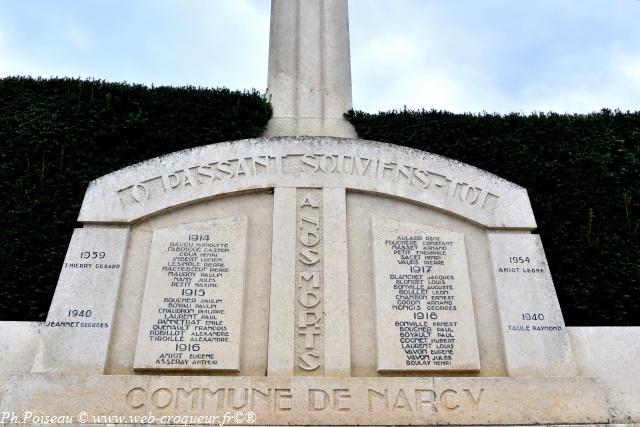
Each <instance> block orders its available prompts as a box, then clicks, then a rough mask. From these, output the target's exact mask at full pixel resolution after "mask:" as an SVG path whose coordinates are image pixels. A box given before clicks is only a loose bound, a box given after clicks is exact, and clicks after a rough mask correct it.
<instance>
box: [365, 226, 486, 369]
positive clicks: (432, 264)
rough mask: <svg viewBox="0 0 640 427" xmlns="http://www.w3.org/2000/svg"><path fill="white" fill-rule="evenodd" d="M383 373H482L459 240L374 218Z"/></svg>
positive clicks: (431, 229)
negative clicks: (478, 371)
mask: <svg viewBox="0 0 640 427" xmlns="http://www.w3.org/2000/svg"><path fill="white" fill-rule="evenodd" d="M372 231H373V260H374V262H373V263H374V272H375V295H376V316H377V319H376V320H377V322H376V325H377V337H378V338H377V357H378V371H434V370H439V371H443V370H448V371H469V370H470V371H473V370H479V369H480V360H479V356H478V343H477V338H476V328H475V318H474V312H473V303H472V299H471V288H470V284H469V272H468V264H467V257H466V249H465V244H464V236H463V235H462V234H460V233H456V232H452V231H448V230H443V229H438V228H434V227H429V226H427V225H422V224H410V223H405V222H399V221H395V220H389V219H377V218H372Z"/></svg>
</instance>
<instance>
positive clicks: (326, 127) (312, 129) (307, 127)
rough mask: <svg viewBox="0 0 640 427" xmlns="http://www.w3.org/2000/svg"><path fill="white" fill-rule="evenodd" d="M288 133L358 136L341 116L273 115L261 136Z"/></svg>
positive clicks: (284, 134)
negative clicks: (293, 116) (295, 116)
mask: <svg viewBox="0 0 640 427" xmlns="http://www.w3.org/2000/svg"><path fill="white" fill-rule="evenodd" d="M289 135H300V136H303V135H304V136H336V137H343V138H357V137H358V134H357V133H356V130H355V128H354V127H353V125H352V124H351V123H349V122H348V121H347V120H346V119H344V118H342V117H336V118H322V117H318V118H316V117H300V118H291V117H274V118H272V119H271V120H270V121H269V124H268V125H267V129H266V130H265V131H264V135H263V136H265V137H273V136H289Z"/></svg>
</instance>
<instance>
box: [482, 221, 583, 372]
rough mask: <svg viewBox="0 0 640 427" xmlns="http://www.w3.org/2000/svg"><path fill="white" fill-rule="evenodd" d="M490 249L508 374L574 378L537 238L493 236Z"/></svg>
mask: <svg viewBox="0 0 640 427" xmlns="http://www.w3.org/2000/svg"><path fill="white" fill-rule="evenodd" d="M489 246H490V250H491V259H492V262H493V268H494V274H495V284H496V289H497V298H498V301H497V304H498V308H499V311H500V319H501V323H502V329H503V336H504V347H505V356H506V360H507V368H508V370H509V375H510V376H523V375H542V376H553V375H576V374H577V368H576V364H575V360H574V357H573V352H572V349H571V342H570V340H569V335H568V333H567V328H566V326H565V324H564V319H563V317H562V311H561V310H560V305H559V303H558V296H557V295H556V291H555V288H554V286H553V281H552V279H551V273H550V272H549V266H548V264H547V259H546V257H545V254H544V249H543V248H542V242H541V241H540V236H538V235H535V234H524V233H500V232H491V233H489Z"/></svg>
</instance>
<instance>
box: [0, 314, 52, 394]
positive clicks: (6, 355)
mask: <svg viewBox="0 0 640 427" xmlns="http://www.w3.org/2000/svg"><path fill="white" fill-rule="evenodd" d="M41 330H42V322H13V321H3V322H0V401H1V400H2V394H3V390H4V383H5V380H6V378H7V375H8V374H9V373H14V374H16V373H20V374H21V373H28V372H31V366H32V365H33V356H34V355H35V353H36V350H37V349H38V342H39V340H40V331H41Z"/></svg>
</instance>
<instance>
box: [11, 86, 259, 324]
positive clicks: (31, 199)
mask: <svg viewBox="0 0 640 427" xmlns="http://www.w3.org/2000/svg"><path fill="white" fill-rule="evenodd" d="M270 117H271V107H270V105H269V104H268V103H267V102H266V101H265V100H264V98H263V97H262V96H261V95H260V94H259V93H257V92H255V91H254V92H234V91H230V90H227V89H201V88H193V87H185V88H170V87H158V88H148V87H146V86H141V85H128V84H117V83H115V84H114V83H104V82H101V81H90V80H75V79H47V80H41V79H38V80H34V79H31V78H20V77H16V78H14V77H11V78H5V79H0V156H2V157H1V161H0V194H2V197H1V198H0V206H1V210H0V212H2V216H3V218H4V222H3V230H2V234H3V237H2V245H0V263H1V264H2V269H1V273H0V320H44V318H45V317H46V314H47V310H48V309H49V304H50V302H51V297H52V295H53V291H54V289H55V285H56V282H57V279H58V275H59V273H60V268H61V266H62V262H63V260H64V255H65V253H66V249H67V245H68V244H69V239H70V238H71V232H72V231H73V229H74V228H75V227H76V226H77V225H78V224H77V223H76V218H77V215H78V212H79V210H80V204H81V203H82V198H83V196H84V193H85V190H86V188H87V184H88V183H89V181H91V180H93V179H95V178H98V177H100V176H102V175H104V174H107V173H109V172H112V171H115V170H117V169H120V168H122V167H124V166H127V165H131V164H133V163H136V162H138V161H142V160H146V159H149V158H152V157H156V156H159V155H162V154H166V153H171V152H174V151H178V150H181V149H184V148H189V147H195V146H199V145H205V144H211V143H214V142H220V141H228V140H235V139H242V138H253V137H256V136H258V135H260V133H261V132H262V130H263V129H264V127H265V126H266V124H267V122H268V120H269V118H270Z"/></svg>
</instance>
